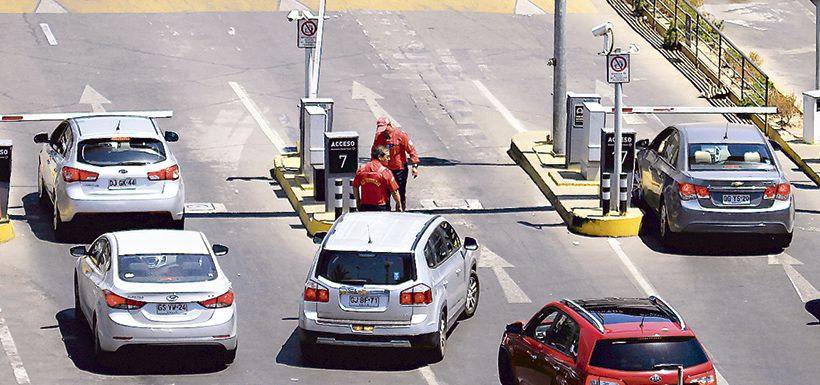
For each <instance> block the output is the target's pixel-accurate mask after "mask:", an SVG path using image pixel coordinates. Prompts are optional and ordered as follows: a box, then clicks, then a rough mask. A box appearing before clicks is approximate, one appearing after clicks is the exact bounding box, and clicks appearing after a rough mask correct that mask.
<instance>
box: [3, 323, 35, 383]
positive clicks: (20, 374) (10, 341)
mask: <svg viewBox="0 0 820 385" xmlns="http://www.w3.org/2000/svg"><path fill="white" fill-rule="evenodd" d="M2 311H3V310H2V309H0V313H2ZM0 344H2V345H3V350H5V351H6V357H8V359H9V364H11V368H12V370H13V371H14V377H15V378H16V379H17V383H18V384H30V383H31V381H30V380H29V378H28V372H26V368H25V367H24V366H23V360H22V359H21V358H20V354H19V353H18V352H17V345H15V344H14V338H12V337H11V330H9V327H8V326H6V320H5V319H3V317H0Z"/></svg>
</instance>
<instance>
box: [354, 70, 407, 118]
mask: <svg viewBox="0 0 820 385" xmlns="http://www.w3.org/2000/svg"><path fill="white" fill-rule="evenodd" d="M351 95H352V98H353V100H364V101H365V103H367V108H369V109H370V112H371V113H372V114H373V116H374V117H376V118H379V117H382V116H388V117H390V122H391V124H392V125H393V127H398V128H401V124H400V123H399V122H398V121H396V118H394V117H392V116H390V114H388V113H387V111H385V109H384V107H382V106H381V104H379V102H378V101H377V100H378V99H384V98H383V97H382V96H381V95H379V94H377V93H376V92H375V91H373V90H371V89H370V88H367V87H365V86H364V85H363V84H362V83H359V82H357V81H355V80H354V81H353V85H352V86H351Z"/></svg>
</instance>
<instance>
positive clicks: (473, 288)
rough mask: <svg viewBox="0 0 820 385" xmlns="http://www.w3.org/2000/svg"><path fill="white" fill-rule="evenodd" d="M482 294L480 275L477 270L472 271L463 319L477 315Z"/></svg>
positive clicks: (462, 314)
mask: <svg viewBox="0 0 820 385" xmlns="http://www.w3.org/2000/svg"><path fill="white" fill-rule="evenodd" d="M480 292H481V284H480V283H479V282H478V274H476V272H475V270H472V271H470V280H469V281H467V300H466V303H465V305H464V312H463V313H461V317H460V318H461V319H468V318H471V317H472V316H474V315H475V311H476V310H477V309H478V298H479V296H480Z"/></svg>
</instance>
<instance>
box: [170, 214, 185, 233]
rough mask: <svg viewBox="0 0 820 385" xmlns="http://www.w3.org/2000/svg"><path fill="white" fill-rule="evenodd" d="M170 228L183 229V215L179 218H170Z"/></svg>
mask: <svg viewBox="0 0 820 385" xmlns="http://www.w3.org/2000/svg"><path fill="white" fill-rule="evenodd" d="M171 228H172V229H176V230H185V217H182V219H180V220H178V221H177V220H173V219H172V220H171Z"/></svg>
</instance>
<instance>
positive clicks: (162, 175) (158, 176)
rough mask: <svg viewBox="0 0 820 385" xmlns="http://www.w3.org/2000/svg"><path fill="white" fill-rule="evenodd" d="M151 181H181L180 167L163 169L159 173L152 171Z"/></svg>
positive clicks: (174, 166) (149, 176) (150, 173)
mask: <svg viewBox="0 0 820 385" xmlns="http://www.w3.org/2000/svg"><path fill="white" fill-rule="evenodd" d="M148 179H149V180H177V179H179V166H178V165H173V166H171V167H167V168H163V169H162V170H159V171H151V172H149V173H148Z"/></svg>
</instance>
